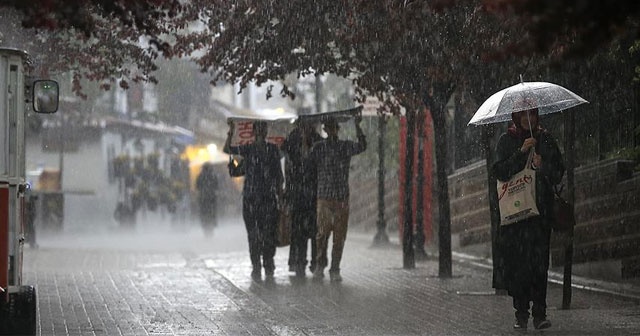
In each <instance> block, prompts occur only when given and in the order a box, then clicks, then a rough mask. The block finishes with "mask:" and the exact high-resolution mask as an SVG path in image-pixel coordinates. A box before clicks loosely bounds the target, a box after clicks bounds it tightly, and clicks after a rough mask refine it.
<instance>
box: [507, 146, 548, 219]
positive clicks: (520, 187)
mask: <svg viewBox="0 0 640 336" xmlns="http://www.w3.org/2000/svg"><path fill="white" fill-rule="evenodd" d="M532 160H533V150H531V152H530V153H529V158H528V159H527V164H526V165H525V166H524V169H523V170H522V171H520V172H519V173H517V174H515V175H513V176H512V177H511V179H509V180H508V181H505V182H502V181H499V180H498V203H499V205H500V225H509V224H513V223H515V222H518V221H521V220H523V219H527V218H530V217H534V216H538V215H540V211H538V206H537V205H536V173H535V171H534V170H533V169H532V168H531V161H532Z"/></svg>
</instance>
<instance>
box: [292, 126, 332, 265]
mask: <svg viewBox="0 0 640 336" xmlns="http://www.w3.org/2000/svg"><path fill="white" fill-rule="evenodd" d="M320 140H322V137H321V136H320V135H319V134H318V133H317V132H316V131H315V130H314V129H313V124H312V123H310V122H308V121H305V120H303V119H298V120H297V121H296V128H295V129H294V130H293V131H291V133H289V135H288V136H287V139H285V141H284V143H283V145H282V150H283V152H284V153H285V158H286V161H285V180H286V184H285V200H286V203H287V205H288V206H289V207H290V209H291V245H290V247H289V267H290V268H291V269H292V270H293V271H294V272H295V273H296V276H297V277H304V275H305V267H306V265H307V248H308V246H307V245H308V244H309V240H311V265H310V270H311V272H313V271H314V268H315V264H316V256H317V252H316V251H317V249H316V243H315V236H316V232H317V230H316V203H317V202H316V200H317V171H316V169H315V167H313V166H312V162H311V159H310V153H311V148H312V146H313V144H314V143H315V142H318V141H320Z"/></svg>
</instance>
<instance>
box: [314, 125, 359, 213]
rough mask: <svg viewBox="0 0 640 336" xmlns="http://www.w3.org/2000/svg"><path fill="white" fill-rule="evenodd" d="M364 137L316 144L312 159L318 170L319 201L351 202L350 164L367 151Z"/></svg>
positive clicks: (324, 141)
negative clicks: (353, 158)
mask: <svg viewBox="0 0 640 336" xmlns="http://www.w3.org/2000/svg"><path fill="white" fill-rule="evenodd" d="M366 148H367V144H366V142H365V139H364V136H363V137H361V138H359V139H358V142H354V141H351V140H329V139H327V140H323V141H320V142H318V143H316V144H315V145H314V146H313V150H312V151H311V157H312V160H313V162H314V163H315V164H316V167H317V169H318V199H325V200H334V201H347V200H349V164H350V163H351V157H352V156H354V155H357V154H360V153H362V152H364V151H365V149H366Z"/></svg>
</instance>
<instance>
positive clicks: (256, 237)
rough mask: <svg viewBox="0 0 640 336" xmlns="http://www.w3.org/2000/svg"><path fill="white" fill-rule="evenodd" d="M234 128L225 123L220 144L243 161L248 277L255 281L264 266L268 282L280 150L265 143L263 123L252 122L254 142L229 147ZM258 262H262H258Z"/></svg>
mask: <svg viewBox="0 0 640 336" xmlns="http://www.w3.org/2000/svg"><path fill="white" fill-rule="evenodd" d="M234 128H235V125H234V123H233V121H230V122H229V133H228V134H227V140H226V142H225V145H224V150H225V152H226V153H229V154H234V155H241V156H242V157H243V158H244V160H245V161H244V165H245V167H244V168H245V175H244V178H245V179H244V186H243V189H242V217H243V219H244V224H245V227H246V229H247V238H248V240H249V255H250V257H251V265H252V267H253V270H252V272H251V277H252V278H253V279H254V280H259V279H261V277H262V274H261V267H262V266H263V267H264V271H265V275H266V277H267V278H269V279H272V278H273V273H274V270H275V264H274V262H273V258H274V256H275V254H276V239H277V222H278V213H279V212H278V199H281V198H282V196H283V190H282V184H283V182H284V177H283V175H282V169H281V167H280V150H279V149H278V147H277V146H276V145H274V144H271V143H268V142H267V141H266V137H267V131H268V129H267V123H266V122H264V121H254V122H253V134H254V136H255V141H254V142H252V143H249V144H243V145H238V146H231V138H232V136H233V132H234ZM261 259H262V260H261Z"/></svg>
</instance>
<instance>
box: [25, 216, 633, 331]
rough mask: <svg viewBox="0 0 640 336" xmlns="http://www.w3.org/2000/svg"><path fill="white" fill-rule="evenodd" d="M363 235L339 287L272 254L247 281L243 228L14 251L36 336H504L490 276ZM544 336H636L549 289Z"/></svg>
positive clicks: (351, 243) (596, 307)
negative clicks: (271, 263)
mask: <svg viewBox="0 0 640 336" xmlns="http://www.w3.org/2000/svg"><path fill="white" fill-rule="evenodd" d="M372 237H373V232H370V233H363V232H357V231H356V232H349V236H348V238H347V243H346V247H345V253H344V258H343V263H342V273H343V277H344V281H343V282H342V283H332V282H330V281H329V280H328V278H327V277H326V278H325V279H324V280H323V281H321V282H318V281H314V280H312V279H311V275H310V274H309V273H308V272H307V277H306V279H304V280H302V279H296V278H295V277H293V273H289V272H288V267H287V256H288V248H278V250H277V253H276V267H277V268H276V273H275V278H274V280H273V281H264V276H263V281H260V282H255V281H252V280H251V278H250V276H249V273H250V271H251V266H250V261H249V257H248V252H247V242H246V234H245V232H244V226H243V224H242V222H241V221H240V220H238V219H236V220H227V221H225V222H223V223H221V224H220V225H219V226H218V227H217V228H216V230H215V231H214V234H213V236H212V237H209V238H206V237H204V236H203V235H202V233H201V231H200V230H199V227H197V226H195V225H194V226H187V227H180V228H172V227H170V226H168V225H165V226H163V225H158V226H155V227H154V226H153V225H152V224H150V223H146V224H145V225H139V226H138V228H137V230H136V232H126V231H125V232H122V231H112V232H109V231H106V232H99V233H96V232H86V233H78V234H75V235H71V234H69V233H64V234H59V235H55V236H43V237H42V238H40V241H39V248H37V249H32V248H29V247H26V248H25V262H24V265H25V273H24V274H25V281H24V283H25V284H31V285H35V286H36V287H37V295H38V313H39V317H38V318H39V325H38V332H39V334H40V335H56V336H60V335H167V336H168V335H185V336H186V335H513V334H518V333H517V332H514V331H513V330H512V324H513V312H512V308H511V301H510V297H508V296H499V295H498V296H497V295H494V294H493V290H492V289H491V271H490V269H488V268H483V267H477V266H474V265H472V264H471V263H469V262H464V261H459V260H456V261H455V262H454V268H453V270H454V272H453V274H454V276H453V278H451V279H440V278H438V276H437V274H438V269H437V267H438V260H437V258H430V259H429V260H427V261H424V262H419V263H418V265H417V267H416V269H413V270H405V269H403V268H402V251H401V248H400V246H398V245H397V244H396V245H393V246H391V247H388V248H370V243H371V240H372ZM548 298H549V299H548V304H549V309H548V315H549V319H550V320H551V321H552V323H553V326H552V328H551V329H548V330H545V331H544V332H538V331H535V330H533V328H532V326H531V323H530V324H529V328H530V329H529V331H528V333H542V334H545V335H638V334H640V306H638V305H637V303H635V302H633V301H630V300H623V299H621V298H617V297H612V296H608V295H602V294H597V293H594V292H590V291H581V290H574V292H573V301H572V302H573V305H572V309H571V310H560V309H559V308H558V307H560V305H561V302H562V290H561V287H560V286H558V285H553V284H552V285H550V287H549V295H548Z"/></svg>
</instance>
